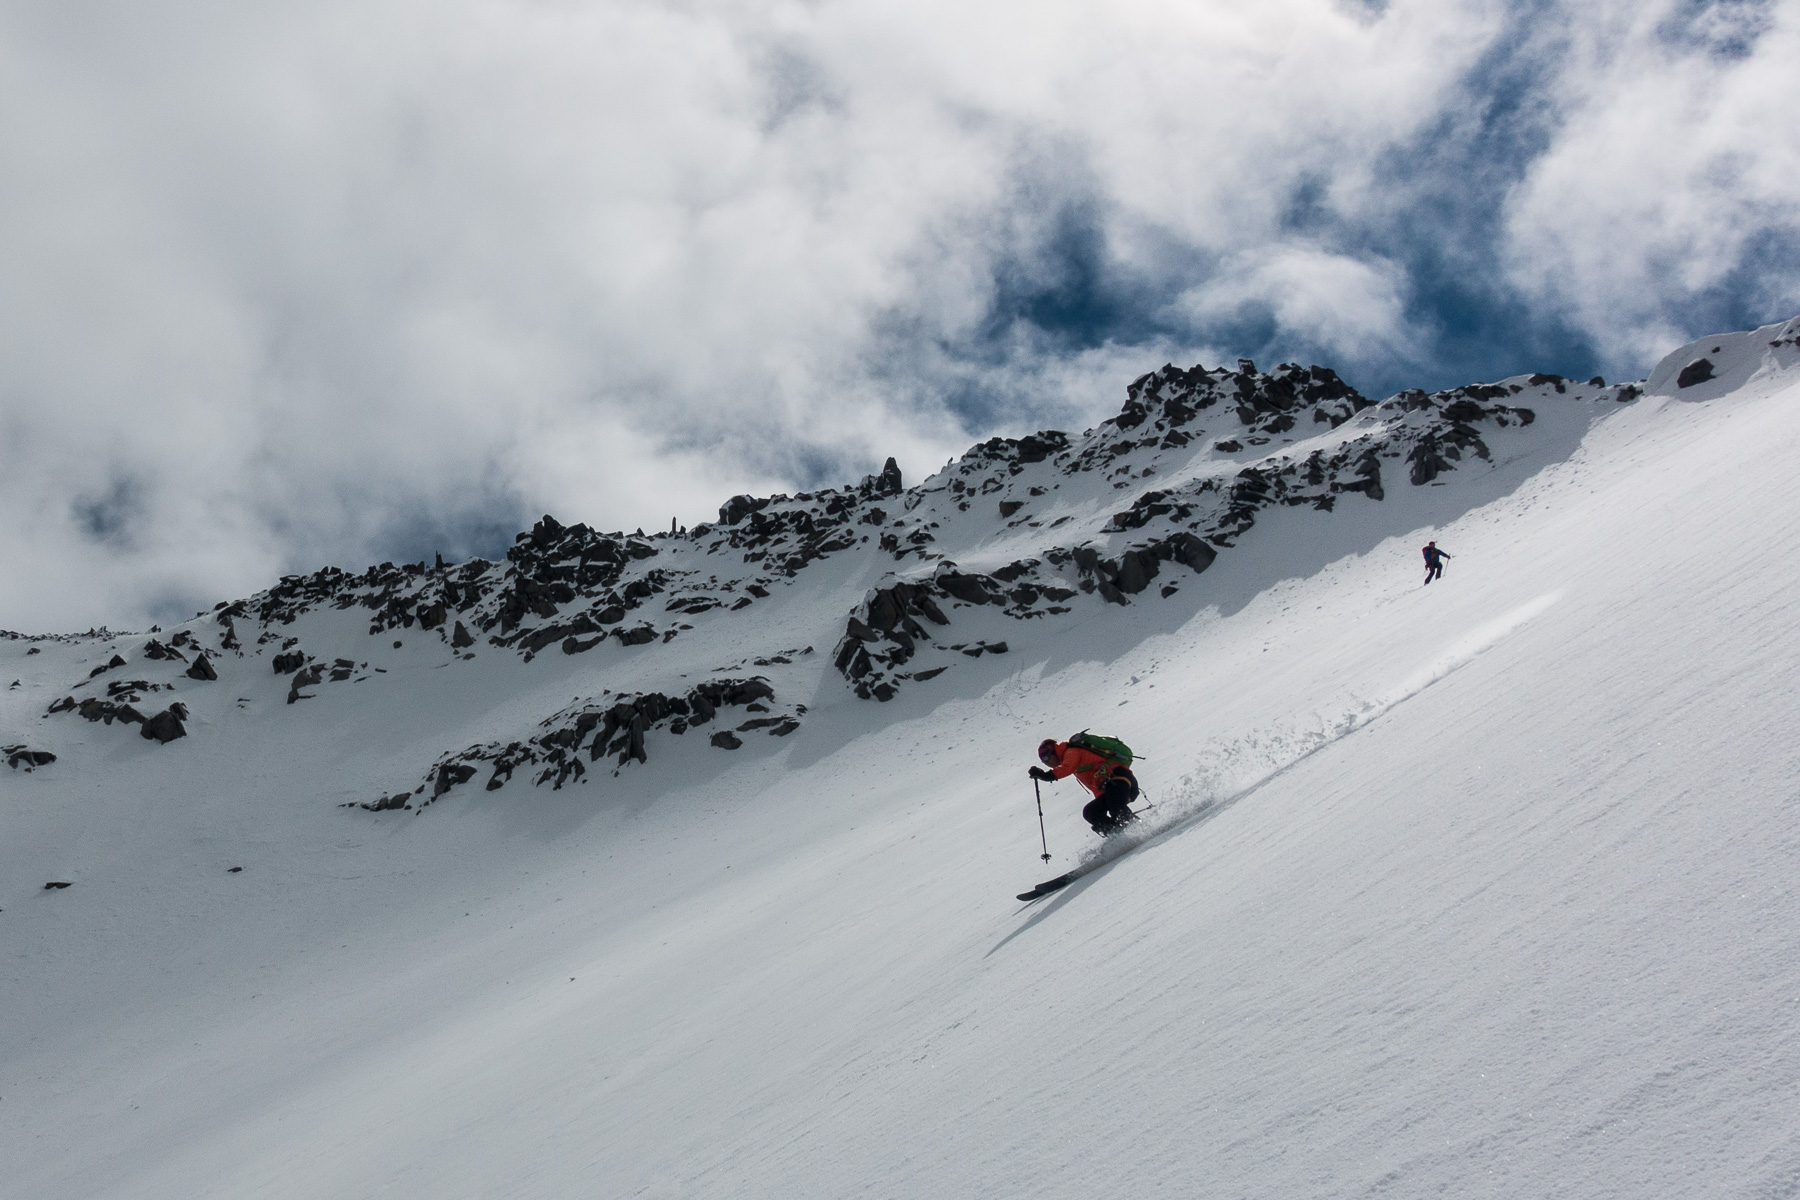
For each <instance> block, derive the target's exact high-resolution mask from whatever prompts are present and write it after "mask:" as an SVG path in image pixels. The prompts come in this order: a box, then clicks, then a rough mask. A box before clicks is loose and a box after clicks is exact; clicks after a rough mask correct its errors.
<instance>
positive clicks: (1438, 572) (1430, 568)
mask: <svg viewBox="0 0 1800 1200" xmlns="http://www.w3.org/2000/svg"><path fill="white" fill-rule="evenodd" d="M1455 557H1456V556H1455V555H1454V554H1448V553H1446V552H1444V551H1442V550H1439V549H1438V544H1437V543H1436V542H1426V543H1425V582H1426V583H1430V582H1431V581H1432V580H1434V579H1442V578H1443V577H1444V560H1445V559H1446V558H1455Z"/></svg>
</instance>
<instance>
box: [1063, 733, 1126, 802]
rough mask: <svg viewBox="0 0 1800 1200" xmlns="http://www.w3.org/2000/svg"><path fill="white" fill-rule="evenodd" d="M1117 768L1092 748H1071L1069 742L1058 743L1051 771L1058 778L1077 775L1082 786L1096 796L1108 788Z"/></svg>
mask: <svg viewBox="0 0 1800 1200" xmlns="http://www.w3.org/2000/svg"><path fill="white" fill-rule="evenodd" d="M1115 769H1116V767H1115V764H1113V763H1111V762H1109V761H1108V760H1107V759H1105V758H1103V757H1101V756H1100V755H1098V754H1095V753H1094V752H1093V751H1092V750H1083V749H1082V748H1081V747H1079V746H1076V747H1073V748H1071V747H1070V745H1069V743H1067V742H1058V743H1056V766H1055V767H1053V768H1051V773H1052V774H1053V775H1055V776H1056V777H1057V778H1058V779H1067V778H1068V777H1069V776H1071V775H1073V776H1075V778H1076V779H1078V780H1080V781H1081V786H1082V787H1084V788H1086V789H1087V790H1088V791H1090V792H1092V793H1093V794H1094V795H1095V796H1099V795H1100V793H1101V792H1103V791H1105V790H1106V784H1107V781H1108V780H1110V779H1111V778H1112V774H1113V771H1114V770H1115Z"/></svg>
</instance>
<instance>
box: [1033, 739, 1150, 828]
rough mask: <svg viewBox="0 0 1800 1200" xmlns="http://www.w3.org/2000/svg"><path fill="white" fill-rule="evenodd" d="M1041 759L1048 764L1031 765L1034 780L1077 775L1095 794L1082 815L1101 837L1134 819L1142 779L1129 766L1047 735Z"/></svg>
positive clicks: (1049, 780) (1085, 786) (1048, 780)
mask: <svg viewBox="0 0 1800 1200" xmlns="http://www.w3.org/2000/svg"><path fill="white" fill-rule="evenodd" d="M1038 759H1039V761H1041V762H1042V763H1043V764H1044V765H1043V766H1042V767H1033V768H1031V771H1030V775H1031V777H1032V778H1033V779H1041V780H1043V781H1044V782H1046V783H1050V782H1053V781H1054V780H1058V779H1067V778H1068V777H1069V776H1071V775H1073V776H1075V778H1076V779H1078V780H1080V781H1081V786H1082V787H1084V788H1086V789H1087V790H1088V791H1089V792H1091V793H1093V796H1094V798H1093V799H1092V800H1091V801H1089V802H1088V804H1087V807H1085V808H1083V809H1082V810H1081V816H1082V819H1083V820H1085V821H1086V822H1087V823H1088V824H1089V825H1091V826H1093V829H1094V832H1095V833H1097V834H1099V835H1100V836H1101V837H1105V836H1107V835H1108V834H1111V833H1116V832H1118V831H1119V830H1120V829H1123V828H1124V827H1125V826H1126V825H1127V824H1128V823H1129V822H1130V821H1131V820H1132V813H1131V802H1132V801H1133V800H1136V799H1137V798H1138V782H1137V777H1136V776H1135V775H1133V774H1132V773H1131V769H1130V768H1129V767H1126V766H1124V765H1122V764H1120V763H1116V762H1113V761H1111V760H1109V759H1108V758H1106V757H1105V756H1104V755H1100V754H1096V753H1094V752H1093V751H1092V750H1087V749H1084V748H1082V747H1080V746H1071V745H1069V743H1067V742H1059V741H1056V740H1055V739H1054V738H1046V739H1044V741H1043V742H1042V743H1041V744H1040V745H1039V746H1038Z"/></svg>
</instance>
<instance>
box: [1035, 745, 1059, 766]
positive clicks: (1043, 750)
mask: <svg viewBox="0 0 1800 1200" xmlns="http://www.w3.org/2000/svg"><path fill="white" fill-rule="evenodd" d="M1038 758H1039V760H1040V761H1042V762H1043V763H1044V765H1045V766H1049V767H1054V766H1055V765H1056V761H1057V755H1056V739H1055V738H1045V739H1044V740H1043V741H1041V742H1039V743H1038Z"/></svg>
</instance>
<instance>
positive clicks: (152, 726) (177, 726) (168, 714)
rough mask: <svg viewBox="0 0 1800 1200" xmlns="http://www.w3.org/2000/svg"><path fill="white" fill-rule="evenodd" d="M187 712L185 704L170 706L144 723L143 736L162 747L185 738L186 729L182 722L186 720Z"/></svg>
mask: <svg viewBox="0 0 1800 1200" xmlns="http://www.w3.org/2000/svg"><path fill="white" fill-rule="evenodd" d="M187 715H188V710H187V705H185V704H179V703H177V704H171V705H169V707H167V708H165V709H163V710H162V711H161V712H159V713H157V714H156V715H155V716H154V717H150V718H148V719H147V720H145V721H144V728H143V736H144V737H146V738H148V739H150V740H152V741H155V742H160V743H162V744H163V745H167V744H168V743H170V742H172V741H174V740H175V739H176V738H183V737H186V736H187V729H186V727H185V726H183V725H182V722H183V721H185V720H186V719H187Z"/></svg>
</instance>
